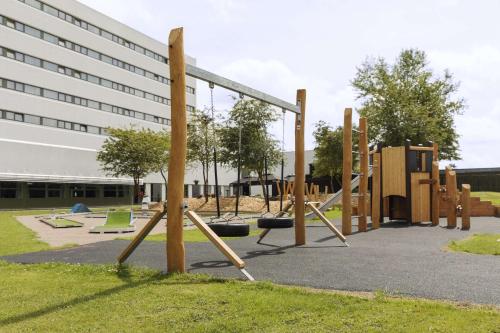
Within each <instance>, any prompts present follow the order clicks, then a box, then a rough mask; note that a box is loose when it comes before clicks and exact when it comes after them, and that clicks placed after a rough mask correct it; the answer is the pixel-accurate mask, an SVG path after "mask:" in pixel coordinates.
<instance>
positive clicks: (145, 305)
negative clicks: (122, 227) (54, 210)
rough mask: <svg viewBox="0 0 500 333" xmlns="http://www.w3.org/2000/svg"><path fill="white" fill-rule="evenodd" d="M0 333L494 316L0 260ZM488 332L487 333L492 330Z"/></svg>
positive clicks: (266, 286) (483, 322)
mask: <svg viewBox="0 0 500 333" xmlns="http://www.w3.org/2000/svg"><path fill="white" fill-rule="evenodd" d="M0 272H1V275H2V284H1V285H0V308H1V309H2V311H1V312H0V331H1V332H26V331H35V332H49V331H50V332H68V331H71V332H139V331H140V332H144V331H146V332H157V331H169V332H498V328H499V327H500V311H499V310H498V309H495V308H492V307H479V306H468V305H464V304H461V305H454V304H449V303H443V302H437V301H427V300H419V299H408V298H392V297H389V296H386V295H384V294H382V293H375V295H374V296H373V297H370V296H369V295H367V296H362V297H360V296H355V295H346V294H339V293H334V292H328V291H318V290H310V289H304V288H298V287H284V286H278V285H274V284H271V283H267V282H257V283H250V282H242V281H236V280H220V279H213V278H210V277H207V276H203V275H170V276H168V275H161V274H159V273H158V272H155V271H151V270H143V269H132V268H127V267H124V268H122V269H118V268H117V267H116V266H101V265H67V264H40V265H18V264H6V263H2V262H0ZM495 330H496V331H495Z"/></svg>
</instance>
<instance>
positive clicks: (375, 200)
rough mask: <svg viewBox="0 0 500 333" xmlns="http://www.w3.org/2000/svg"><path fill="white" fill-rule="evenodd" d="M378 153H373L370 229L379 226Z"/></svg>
mask: <svg viewBox="0 0 500 333" xmlns="http://www.w3.org/2000/svg"><path fill="white" fill-rule="evenodd" d="M380 193H381V191H380V153H375V154H373V172H372V209H371V211H372V229H378V228H380Z"/></svg>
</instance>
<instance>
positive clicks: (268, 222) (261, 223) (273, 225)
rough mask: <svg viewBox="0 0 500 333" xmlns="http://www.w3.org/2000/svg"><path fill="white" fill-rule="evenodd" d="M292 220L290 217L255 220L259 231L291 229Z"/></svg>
mask: <svg viewBox="0 0 500 333" xmlns="http://www.w3.org/2000/svg"><path fill="white" fill-rule="evenodd" d="M293 224H294V219H293V218H290V217H270V218H269V217H266V218H264V217H263V218H260V219H257V226H258V227H259V228H260V229H287V228H293Z"/></svg>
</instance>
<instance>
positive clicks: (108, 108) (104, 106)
mask: <svg viewBox="0 0 500 333" xmlns="http://www.w3.org/2000/svg"><path fill="white" fill-rule="evenodd" d="M101 110H102V111H106V112H113V106H111V105H109V104H106V103H101Z"/></svg>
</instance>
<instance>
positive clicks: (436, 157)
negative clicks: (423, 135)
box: [432, 142, 439, 161]
mask: <svg viewBox="0 0 500 333" xmlns="http://www.w3.org/2000/svg"><path fill="white" fill-rule="evenodd" d="M432 147H433V148H434V150H433V151H432V159H433V160H434V161H439V148H438V144H437V143H435V142H434V143H433V144H432Z"/></svg>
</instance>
